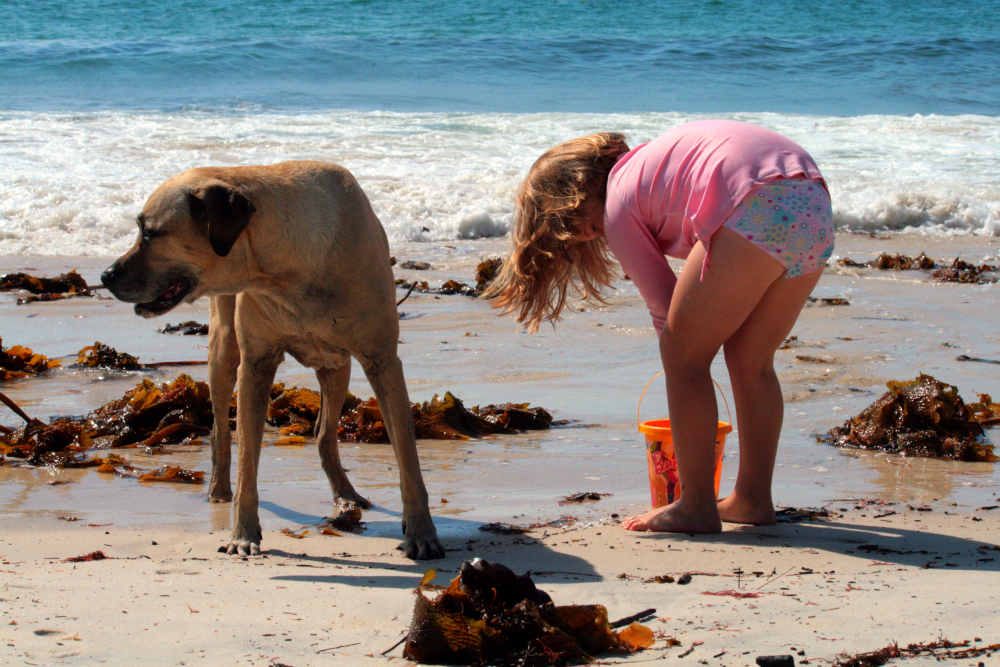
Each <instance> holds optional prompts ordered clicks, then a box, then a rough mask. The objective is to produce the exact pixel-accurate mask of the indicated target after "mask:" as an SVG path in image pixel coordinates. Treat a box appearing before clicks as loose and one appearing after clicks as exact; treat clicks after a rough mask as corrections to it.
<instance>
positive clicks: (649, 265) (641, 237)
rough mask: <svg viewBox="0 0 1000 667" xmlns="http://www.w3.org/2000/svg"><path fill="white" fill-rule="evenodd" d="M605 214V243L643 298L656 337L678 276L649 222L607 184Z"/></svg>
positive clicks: (665, 316) (660, 328) (664, 320)
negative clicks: (640, 216)
mask: <svg viewBox="0 0 1000 667" xmlns="http://www.w3.org/2000/svg"><path fill="white" fill-rule="evenodd" d="M605 216H606V217H605V223H604V234H605V237H606V238H607V241H608V247H609V248H610V249H611V253H612V254H613V255H614V256H615V259H617V260H618V263H619V264H621V267H622V270H623V271H624V272H625V275H627V276H628V277H629V278H631V279H632V282H633V283H635V286H636V287H637V288H638V289H639V294H641V295H642V298H643V299H645V300H646V306H647V307H648V308H649V314H650V315H651V316H652V317H653V326H654V327H655V328H656V335H657V337H659V335H660V332H661V331H662V330H663V325H664V323H665V322H666V321H667V313H668V312H669V311H670V299H671V297H672V296H673V294H674V285H676V284H677V276H676V275H674V272H673V270H672V269H671V268H670V265H669V264H668V263H667V258H666V256H665V255H664V254H663V251H661V250H660V246H659V244H657V242H656V238H655V237H654V236H653V233H652V232H651V231H650V229H649V226H648V225H646V224H645V223H643V222H642V221H641V220H640V219H639V218H638V217H637V216H636V215H635V214H634V213H633V212H632V211H631V210H630V208H629V207H627V206H625V205H624V204H623V203H622V201H621V199H620V198H619V197H618V196H617V194H616V193H615V192H614V188H610V187H609V188H608V195H607V203H606V205H605Z"/></svg>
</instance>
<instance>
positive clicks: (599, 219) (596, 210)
mask: <svg viewBox="0 0 1000 667" xmlns="http://www.w3.org/2000/svg"><path fill="white" fill-rule="evenodd" d="M580 209H581V213H582V215H581V216H580V219H579V222H578V226H577V230H576V236H575V240H576V242H577V243H584V242H586V241H592V240H594V239H596V238H598V237H601V236H604V202H602V201H601V200H600V199H598V198H597V197H587V198H586V199H584V200H583V205H582V206H580Z"/></svg>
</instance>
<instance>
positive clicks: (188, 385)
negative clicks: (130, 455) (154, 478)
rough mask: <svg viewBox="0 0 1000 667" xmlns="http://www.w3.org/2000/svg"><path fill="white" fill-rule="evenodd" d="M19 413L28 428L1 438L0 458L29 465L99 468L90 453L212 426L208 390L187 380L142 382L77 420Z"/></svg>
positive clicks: (180, 437) (172, 439) (181, 436)
mask: <svg viewBox="0 0 1000 667" xmlns="http://www.w3.org/2000/svg"><path fill="white" fill-rule="evenodd" d="M8 405H10V407H11V408H12V409H14V408H16V406H14V405H12V404H11V403H8ZM15 411H16V412H17V413H18V414H19V415H21V417H22V418H23V419H24V420H25V425H24V426H23V427H22V428H20V429H17V430H10V431H9V432H7V433H0V455H3V456H5V457H6V458H9V459H14V460H20V462H23V463H24V464H26V465H29V466H51V467H58V468H79V467H90V466H95V465H101V464H102V463H104V462H105V461H104V460H103V459H101V458H99V457H90V456H88V455H87V451H88V450H91V449H105V448H111V447H130V448H131V447H151V446H156V445H161V444H165V443H173V444H176V443H179V442H182V441H184V440H185V439H188V438H190V437H192V436H195V435H203V434H206V433H209V432H210V431H211V426H212V406H211V402H210V401H209V398H208V385H206V384H205V383H204V382H195V381H194V380H192V379H191V378H190V377H189V376H187V375H181V376H179V377H178V378H177V379H176V380H174V382H172V383H169V384H167V383H164V384H162V385H160V386H159V387H157V386H156V385H155V384H154V383H153V382H152V381H150V380H143V381H142V382H141V383H139V384H138V385H137V386H136V387H135V388H134V389H130V390H129V391H128V392H126V393H125V395H124V396H123V397H122V398H119V399H117V400H114V401H111V402H110V403H107V404H106V405H103V406H101V407H99V408H98V409H96V410H94V411H93V412H92V413H90V414H88V415H86V416H84V417H82V418H79V419H59V420H56V421H54V422H52V423H50V424H45V423H43V422H41V421H39V420H37V419H32V418H30V417H28V416H27V415H26V414H24V412H23V411H21V410H20V409H19V408H17V409H16V410H15Z"/></svg>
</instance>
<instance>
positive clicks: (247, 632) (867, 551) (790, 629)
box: [0, 503, 1000, 667]
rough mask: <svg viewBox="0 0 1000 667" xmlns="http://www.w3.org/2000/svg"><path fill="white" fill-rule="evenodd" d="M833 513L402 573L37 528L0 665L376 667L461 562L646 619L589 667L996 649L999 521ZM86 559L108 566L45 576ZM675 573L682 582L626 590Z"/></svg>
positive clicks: (9, 548) (475, 552)
mask: <svg viewBox="0 0 1000 667" xmlns="http://www.w3.org/2000/svg"><path fill="white" fill-rule="evenodd" d="M835 507H837V508H838V509H839V508H840V507H843V508H844V509H847V510H848V511H846V512H843V513H839V512H838V513H836V514H835V516H834V518H832V519H831V520H829V521H827V522H815V523H799V524H783V525H778V526H775V527H766V528H764V527H760V528H757V527H741V528H735V527H730V528H728V529H727V530H726V531H725V532H723V533H722V534H720V535H713V536H699V537H692V536H687V535H655V534H650V533H644V534H635V533H628V532H626V531H623V530H621V529H620V528H619V527H618V526H617V525H616V524H614V523H607V524H603V525H602V524H598V525H588V526H582V527H578V526H577V525H571V526H568V527H563V528H550V529H538V530H534V531H532V532H531V533H530V534H529V535H526V536H519V537H509V536H497V535H490V534H486V533H473V534H471V535H470V536H469V537H468V538H462V539H450V540H446V544H447V546H448V550H449V553H448V557H447V558H446V559H444V560H440V561H435V562H434V563H431V564H426V563H414V562H412V561H409V560H407V559H405V558H404V557H403V556H402V555H401V553H400V552H399V551H397V550H396V548H395V547H396V545H397V543H398V540H396V539H393V538H386V537H372V536H365V535H362V536H353V535H344V536H342V537H327V536H318V535H316V534H315V532H314V533H312V534H309V535H307V536H306V537H304V538H303V539H293V538H291V537H288V536H285V535H282V534H280V533H278V534H273V533H270V532H269V533H268V534H267V535H266V536H265V540H266V544H267V546H268V552H267V553H266V555H264V556H262V557H259V558H250V559H247V558H239V557H234V556H226V555H223V554H219V553H216V549H217V548H218V547H219V546H221V545H222V544H224V542H225V539H226V535H225V534H224V533H217V532H216V533H212V532H209V533H205V532H190V531H178V530H175V529H173V528H172V527H170V526H149V527H142V528H119V527H117V526H113V525H112V526H93V527H87V526H77V525H66V524H64V523H63V525H59V524H60V523H62V522H55V521H46V522H44V523H43V524H41V525H36V526H34V527H31V528H26V529H25V530H23V531H17V532H16V533H14V534H11V533H7V532H6V531H5V535H4V537H3V541H2V543H0V555H2V559H3V560H2V566H0V574H2V576H3V579H2V583H3V593H2V597H3V606H2V608H3V611H2V613H0V640H2V641H0V656H3V664H5V665H18V664H29V665H55V664H71V665H95V664H112V665H115V664H136V663H139V662H141V663H142V664H148V665H199V664H200V665H267V664H278V663H280V664H285V665H294V666H295V667H302V666H305V665H328V664H368V663H384V662H387V661H389V660H398V659H399V657H400V656H401V652H402V649H401V648H397V649H395V650H392V651H390V650H389V649H390V648H391V647H392V646H393V645H394V644H395V643H396V642H397V641H399V640H400V639H401V638H402V637H403V635H404V633H405V631H406V628H407V626H408V624H409V621H410V618H411V616H412V612H413V603H414V598H413V594H412V592H411V591H412V590H413V589H414V588H415V587H416V586H417V584H418V583H419V581H420V579H421V576H422V575H423V573H424V571H425V570H426V569H427V568H428V567H431V566H432V567H434V568H435V569H436V571H437V580H436V581H437V583H441V584H447V582H448V581H449V580H450V579H451V578H453V577H454V576H456V574H457V571H458V567H459V566H460V564H461V561H462V560H463V559H471V558H473V557H483V558H486V559H489V560H494V561H498V562H502V563H505V564H507V565H508V566H510V567H511V568H513V569H514V570H515V571H517V572H525V571H530V572H531V573H532V576H533V578H534V580H535V582H536V584H537V585H538V586H539V587H540V588H541V589H542V590H544V591H546V592H548V593H549V594H550V595H551V596H552V598H553V599H554V601H555V602H556V603H557V604H574V603H576V604H602V605H605V606H606V607H607V608H608V610H609V614H610V616H611V618H612V619H616V618H619V617H624V616H628V615H631V614H634V613H637V612H639V611H642V610H645V609H649V608H654V609H656V614H655V616H654V617H653V618H651V619H650V620H648V621H646V625H647V626H648V627H649V628H650V629H652V630H653V631H654V632H655V633H656V634H657V636H658V637H659V638H660V639H659V640H658V641H657V643H656V644H655V645H654V646H653V647H652V648H651V649H649V650H647V651H644V652H641V653H637V654H634V655H632V656H627V657H622V656H607V655H606V656H604V658H605V659H606V660H608V661H609V662H611V663H614V662H630V663H631V662H642V661H647V660H649V659H661V658H666V659H667V660H668V664H671V663H674V661H675V660H676V659H678V658H680V657H681V655H682V654H684V661H680V660H677V663H678V664H694V663H696V662H697V663H701V664H709V665H752V664H754V658H755V657H756V656H759V655H781V654H787V655H793V656H794V657H795V660H796V662H797V663H798V664H806V662H807V661H808V663H809V664H828V663H827V662H826V660H830V659H832V658H834V657H835V656H836V654H838V653H841V652H849V653H855V652H863V651H871V650H875V649H878V648H882V647H884V646H886V645H887V644H889V643H891V642H892V641H898V642H899V644H900V645H906V644H909V643H925V642H933V641H935V640H937V639H938V638H940V637H945V638H948V639H951V640H953V641H962V640H969V641H970V642H975V643H976V644H978V645H988V644H996V643H998V642H1000V605H998V600H997V596H998V591H1000V568H998V562H1000V550H998V547H996V546H995V545H996V544H997V543H998V542H1000V523H998V519H997V518H996V516H995V515H997V514H1000V512H997V511H994V512H992V513H991V512H988V511H986V512H977V513H975V514H973V515H954V514H948V513H946V512H945V511H942V510H941V509H940V508H935V509H934V511H930V512H919V511H915V510H909V509H907V508H906V507H905V506H904V505H893V506H885V507H876V506H873V507H863V508H861V509H855V508H854V507H855V506H854V505H853V504H851V503H838V504H836V505H835ZM859 507H860V506H859ZM890 510H891V511H894V512H895V513H894V514H891V515H889V516H884V518H876V517H877V516H881V515H885V514H887V513H889V511H890ZM980 515H981V517H982V518H981V519H980ZM973 517H975V518H973ZM612 521H613V520H612ZM95 550H100V551H102V552H103V553H104V554H105V555H106V556H107V557H108V559H106V560H101V561H93V562H80V563H67V562H64V560H65V559H66V558H70V557H75V556H79V555H83V554H86V553H90V552H92V551H95ZM687 572H691V573H693V575H692V578H691V582H690V583H689V584H686V585H680V584H677V583H662V584H659V583H644V582H643V579H646V578H649V577H652V576H655V575H663V574H670V575H672V576H674V577H675V578H677V577H679V576H680V575H682V574H683V573H687ZM732 592H738V593H740V594H742V595H744V596H745V597H733V596H732V595H731V594H732ZM667 638H673V639H675V640H677V641H678V642H680V645H679V646H674V647H668V646H667V642H666V640H667ZM691 649H693V650H691ZM386 651H388V656H387V657H382V653H383V652H386ZM933 660H934V659H933V658H924V659H919V660H914V661H912V664H931V662H932V661H933ZM992 660H993V661H995V660H996V658H995V657H994V658H992ZM602 664H608V663H602ZM907 664H911V661H907ZM956 664H973V665H975V664H977V663H976V661H975V660H973V661H968V660H966V661H961V662H957V663H956ZM987 664H995V662H992V663H987Z"/></svg>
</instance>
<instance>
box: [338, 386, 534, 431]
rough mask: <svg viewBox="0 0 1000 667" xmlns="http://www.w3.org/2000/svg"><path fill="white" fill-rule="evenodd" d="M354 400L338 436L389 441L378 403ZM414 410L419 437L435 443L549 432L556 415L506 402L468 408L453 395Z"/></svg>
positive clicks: (343, 417) (412, 405) (348, 401)
mask: <svg viewBox="0 0 1000 667" xmlns="http://www.w3.org/2000/svg"><path fill="white" fill-rule="evenodd" d="M351 398H352V397H351V396H349V397H348V400H347V401H345V405H344V412H343V413H342V415H341V418H340V425H339V428H338V430H337V433H338V437H339V438H340V439H341V440H345V441H350V442H369V443H379V442H381V443H387V442H389V435H388V433H387V432H386V430H385V425H384V424H383V422H382V412H381V410H380V409H379V406H378V401H377V400H376V399H374V398H372V399H369V400H367V401H364V402H361V401H358V402H357V403H355V404H354V406H353V407H350V406H351V404H352V403H353V401H352V400H351ZM354 400H355V401H357V399H354ZM411 409H412V411H413V422H414V426H415V427H416V431H417V438H427V439H433V440H466V439H469V438H478V437H482V436H484V435H492V434H498V433H508V434H509V433H517V432H519V431H523V430H533V429H546V428H549V426H550V425H551V424H552V415H550V414H549V413H548V411H546V410H545V409H544V408H530V409H529V408H528V404H527V403H506V404H503V405H487V406H485V407H483V408H480V407H479V406H476V407H473V408H472V409H466V407H465V405H464V404H463V403H462V401H461V400H459V399H458V398H456V397H455V396H454V395H453V394H452V393H451V392H445V395H444V398H438V396H437V394H435V395H434V397H433V398H432V399H431V400H430V401H424V402H423V403H422V404H421V403H413V404H411Z"/></svg>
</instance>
